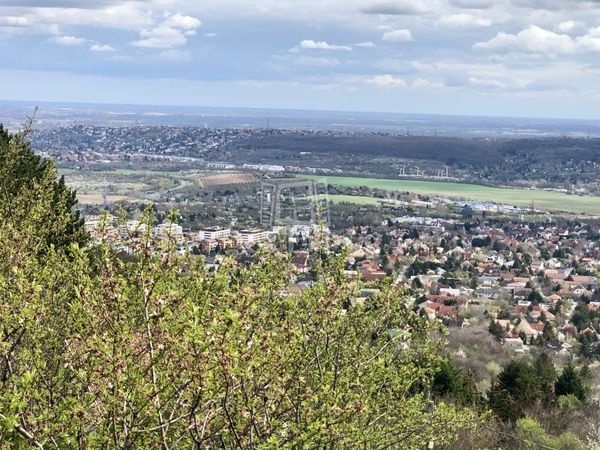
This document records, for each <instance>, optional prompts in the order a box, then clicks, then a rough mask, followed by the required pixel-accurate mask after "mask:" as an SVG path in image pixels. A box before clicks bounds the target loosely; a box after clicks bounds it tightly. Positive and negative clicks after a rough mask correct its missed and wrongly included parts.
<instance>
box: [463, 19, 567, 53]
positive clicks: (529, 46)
mask: <svg viewBox="0 0 600 450" xmlns="http://www.w3.org/2000/svg"><path fill="white" fill-rule="evenodd" d="M473 49H475V50H491V51H509V52H511V51H526V52H531V53H543V54H546V55H556V54H569V53H575V52H576V51H577V47H576V45H575V42H574V41H573V40H572V39H571V37H569V36H567V35H566V34H557V33H554V32H553V31H549V30H545V29H543V28H540V27H538V26H536V25H532V26H530V27H528V28H526V29H524V30H522V31H520V32H519V33H517V34H508V33H504V32H500V33H498V34H497V35H496V36H495V37H494V38H492V39H490V40H489V41H487V42H478V43H477V44H475V45H474V46H473Z"/></svg>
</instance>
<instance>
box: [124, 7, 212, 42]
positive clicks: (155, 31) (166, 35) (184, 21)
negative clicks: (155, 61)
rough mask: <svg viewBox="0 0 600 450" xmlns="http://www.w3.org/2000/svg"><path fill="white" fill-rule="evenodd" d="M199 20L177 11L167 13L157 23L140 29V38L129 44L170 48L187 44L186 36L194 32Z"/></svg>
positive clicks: (200, 23)
mask: <svg viewBox="0 0 600 450" xmlns="http://www.w3.org/2000/svg"><path fill="white" fill-rule="evenodd" d="M201 25H202V22H200V20H198V19H196V18H195V17H191V16H184V15H181V14H179V13H177V14H173V15H169V16H167V17H166V19H165V20H164V21H163V22H162V23H160V24H159V25H157V26H155V27H153V28H147V29H143V30H142V31H140V39H139V40H137V41H133V42H130V45H133V46H135V47H142V48H160V49H172V48H176V47H181V46H184V45H186V44H187V37H188V36H193V35H195V34H196V29H197V28H199V27H200V26H201Z"/></svg>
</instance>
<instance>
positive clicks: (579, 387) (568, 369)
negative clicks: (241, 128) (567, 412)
mask: <svg viewBox="0 0 600 450" xmlns="http://www.w3.org/2000/svg"><path fill="white" fill-rule="evenodd" d="M555 388H556V395H574V396H575V397H577V398H578V399H579V400H580V401H584V400H585V397H586V391H585V387H584V385H583V382H582V381H581V377H580V376H579V374H578V373H577V372H576V371H575V367H573V365H572V364H569V365H567V366H565V368H564V369H563V371H562V373H561V374H560V376H559V377H558V379H557V380H556V384H555Z"/></svg>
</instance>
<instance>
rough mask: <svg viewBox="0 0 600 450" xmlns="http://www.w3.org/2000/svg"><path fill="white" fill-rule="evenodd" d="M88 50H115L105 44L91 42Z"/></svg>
mask: <svg viewBox="0 0 600 450" xmlns="http://www.w3.org/2000/svg"><path fill="white" fill-rule="evenodd" d="M90 50H91V51H93V52H114V51H116V50H115V49H114V48H113V47H111V46H110V45H107V44H93V45H92V46H90Z"/></svg>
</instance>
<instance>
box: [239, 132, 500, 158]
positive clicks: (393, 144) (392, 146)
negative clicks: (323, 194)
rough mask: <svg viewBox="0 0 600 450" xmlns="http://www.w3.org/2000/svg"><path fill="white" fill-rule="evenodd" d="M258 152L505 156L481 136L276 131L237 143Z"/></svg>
mask: <svg viewBox="0 0 600 450" xmlns="http://www.w3.org/2000/svg"><path fill="white" fill-rule="evenodd" d="M238 146H239V147H241V148H248V149H252V150H255V151H261V150H265V151H272V150H275V151H280V152H281V151H287V152H294V153H297V152H299V151H304V152H312V153H336V154H339V153H347V154H355V155H362V156H365V155H370V156H390V157H396V158H406V159H423V160H437V161H441V162H444V163H449V164H453V163H459V162H463V163H471V164H482V165H488V164H500V163H502V162H503V157H502V155H501V154H500V152H499V151H498V149H497V148H496V146H495V145H491V144H490V143H489V142H488V141H484V140H479V139H461V138H452V137H427V136H389V135H350V136H334V135H328V134H306V135H304V134H299V133H289V134H275V135H269V136H263V137H251V138H248V139H245V140H242V141H241V142H239V143H238Z"/></svg>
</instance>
